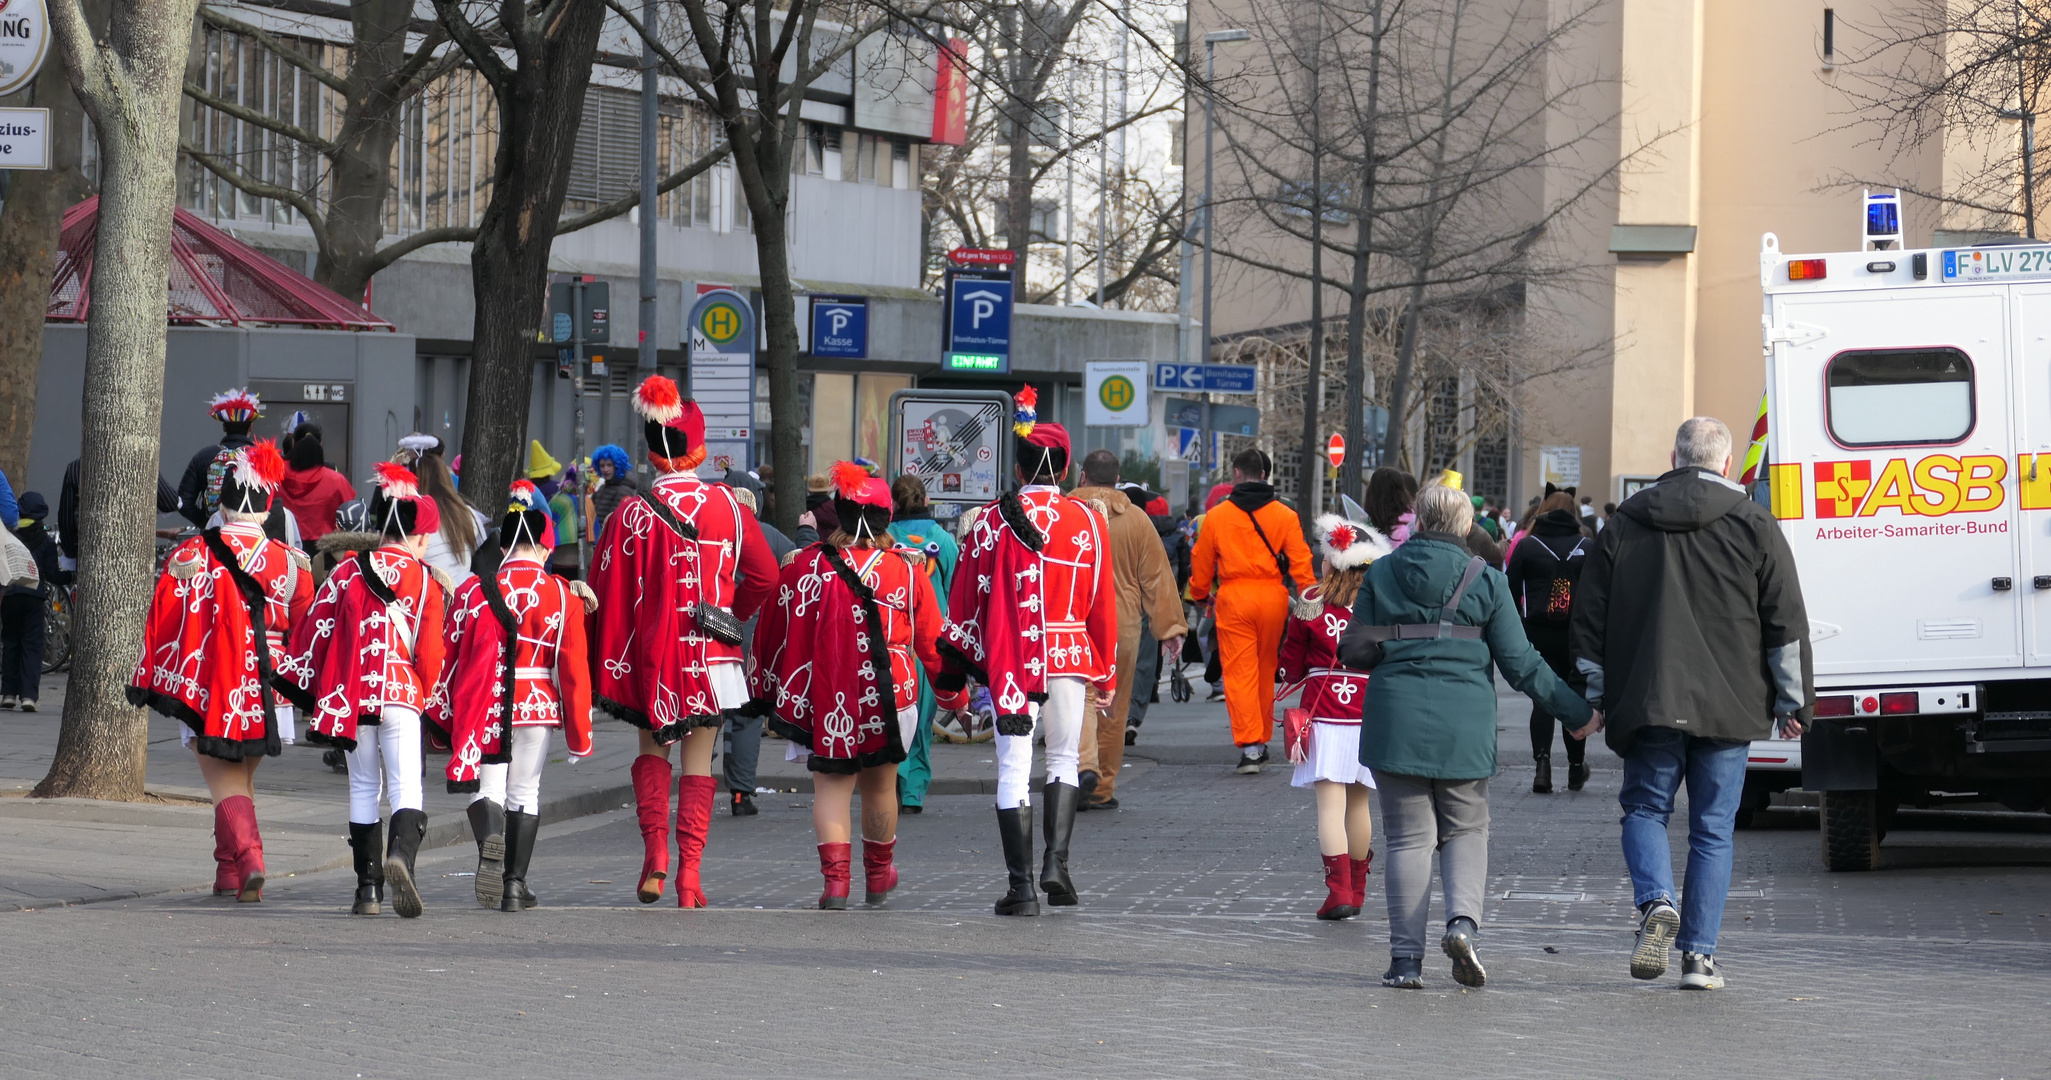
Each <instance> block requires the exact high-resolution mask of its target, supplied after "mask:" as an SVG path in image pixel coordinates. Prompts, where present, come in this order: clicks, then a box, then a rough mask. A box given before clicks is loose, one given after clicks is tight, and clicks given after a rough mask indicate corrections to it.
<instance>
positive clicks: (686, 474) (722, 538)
mask: <svg viewBox="0 0 2051 1080" xmlns="http://www.w3.org/2000/svg"><path fill="white" fill-rule="evenodd" d="M634 410H635V411H636V412H638V413H640V414H641V417H642V419H643V420H644V421H645V423H644V424H643V432H642V434H643V437H644V438H645V439H646V440H647V442H648V462H649V464H651V465H653V466H654V467H655V469H656V472H657V473H658V475H657V477H656V480H655V483H654V484H653V485H652V486H651V488H650V490H649V491H648V492H647V493H645V494H635V495H631V496H629V497H628V498H627V499H626V500H625V501H623V502H621V503H620V506H619V509H617V510H615V511H613V516H612V518H611V520H610V521H608V522H607V523H606V528H605V535H604V536H603V537H602V538H601V539H600V542H599V546H598V550H597V552H596V553H595V555H594V557H593V564H592V571H591V574H590V579H591V584H592V587H593V589H594V590H595V591H596V592H597V595H598V603H599V606H598V613H597V615H598V617H597V622H596V632H595V634H594V635H593V641H592V651H593V653H594V661H595V664H594V668H593V677H594V680H595V695H594V696H595V698H596V700H597V703H598V706H599V707H600V708H602V709H604V710H605V711H607V712H609V713H611V714H613V715H614V716H617V717H619V718H620V719H622V720H625V721H626V722H628V723H630V724H633V725H634V726H635V727H638V728H640V729H641V753H640V756H638V757H636V758H635V759H634V764H633V778H634V801H635V805H636V806H637V807H638V810H639V814H640V819H641V841H642V847H643V854H642V862H641V877H640V879H639V885H638V888H637V889H636V890H635V894H636V896H637V897H638V898H639V899H640V901H641V902H642V903H644V904H652V903H654V902H655V901H656V900H658V899H661V897H662V887H663V882H664V880H665V879H667V878H668V876H669V784H670V775H671V774H670V762H669V748H670V745H671V744H672V743H678V742H681V743H682V744H683V751H682V753H681V755H680V756H681V757H682V759H683V770H682V771H683V777H682V778H681V779H680V780H679V781H678V782H677V818H676V822H677V857H678V866H677V882H676V884H677V906H678V907H704V906H705V891H704V889H703V888H702V887H701V886H700V884H699V880H698V865H699V860H700V859H701V857H702V856H703V855H704V851H705V834H706V830H707V829H708V828H710V827H711V824H712V793H713V781H712V752H713V749H714V748H715V747H716V746H717V745H718V742H719V731H720V727H721V725H722V724H723V723H724V722H725V720H726V718H727V714H728V712H729V711H731V710H737V709H739V708H741V707H742V706H743V705H745V704H746V703H747V700H748V688H747V679H746V676H745V674H744V673H743V672H742V670H741V639H742V630H741V625H742V623H744V622H746V621H747V619H748V617H749V616H752V615H753V614H755V611H756V609H758V608H760V607H761V606H762V602H763V601H764V600H766V599H768V597H769V596H770V594H771V593H772V592H773V591H774V590H775V588H776V577H777V568H776V560H775V559H774V558H772V557H771V556H770V554H769V544H768V542H767V541H766V540H764V539H763V537H762V527H761V526H760V525H758V524H756V523H755V516H754V515H753V514H750V513H748V512H746V511H745V510H743V509H742V508H741V505H740V503H739V502H738V501H736V500H735V499H734V496H733V492H732V491H731V490H730V489H728V488H726V487H724V486H720V485H714V484H707V483H705V482H704V481H702V480H700V479H698V475H697V473H696V472H694V471H693V470H695V469H696V468H697V467H698V466H699V465H700V464H703V463H704V461H705V414H704V413H703V412H701V411H700V410H699V408H698V405H697V403H696V402H692V401H685V400H683V398H682V397H681V396H680V395H679V394H678V392H677V385H676V383H674V382H671V381H670V380H669V379H666V378H664V377H662V376H660V375H651V376H649V377H648V379H647V380H646V381H644V382H642V384H641V386H640V388H639V389H638V390H636V391H635V392H634Z"/></svg>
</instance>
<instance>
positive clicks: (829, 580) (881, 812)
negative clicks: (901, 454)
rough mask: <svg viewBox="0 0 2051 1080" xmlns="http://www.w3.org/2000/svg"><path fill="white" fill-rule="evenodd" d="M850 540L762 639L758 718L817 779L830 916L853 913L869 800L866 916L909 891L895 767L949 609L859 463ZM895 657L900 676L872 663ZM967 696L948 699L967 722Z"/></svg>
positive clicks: (820, 550) (836, 476)
mask: <svg viewBox="0 0 2051 1080" xmlns="http://www.w3.org/2000/svg"><path fill="white" fill-rule="evenodd" d="M833 485H834V510H835V512H836V513H837V514H838V516H839V518H840V528H839V529H838V530H835V532H834V533H833V535H832V536H829V537H827V538H826V539H825V540H823V541H821V542H820V543H817V544H813V545H812V546H811V547H808V548H806V549H805V550H803V551H800V552H798V553H797V554H796V556H794V557H793V558H792V559H791V562H790V564H789V565H787V566H785V567H784V568H783V574H782V577H781V579H780V581H779V583H778V585H777V592H776V600H775V602H774V603H772V604H769V605H767V606H766V607H764V608H763V609H762V621H761V622H760V623H758V624H757V625H756V627H755V659H754V665H755V667H754V670H753V672H751V675H752V678H751V680H750V682H751V683H752V684H753V687H754V691H755V696H756V702H755V703H754V704H755V707H756V708H758V709H763V710H766V711H767V712H768V716H769V724H770V726H771V727H773V728H775V729H776V730H777V731H778V732H779V733H781V734H782V735H784V736H785V737H786V738H788V739H790V741H791V756H792V757H793V758H795V757H798V756H799V755H803V756H804V757H805V758H806V759H807V763H806V767H807V768H809V769H810V770H811V771H812V784H813V789H814V791H815V792H816V794H815V795H814V797H813V799H812V828H813V830H814V831H815V832H817V833H818V835H819V872H820V873H821V874H822V875H824V876H825V878H826V891H825V892H824V893H822V894H821V895H820V897H819V906H820V907H821V908H826V909H833V910H838V909H841V908H845V907H847V894H848V886H849V882H850V876H851V875H850V871H849V863H850V861H851V856H852V855H853V851H852V845H851V841H852V840H853V823H852V809H853V800H854V792H855V788H856V787H857V786H858V785H859V786H860V787H861V789H862V869H863V871H864V874H865V877H866V878H867V881H866V884H867V886H868V895H867V899H868V902H869V903H871V904H880V903H882V902H883V900H884V898H885V897H886V896H888V895H889V894H890V890H892V889H894V888H896V887H897V868H896V866H894V865H893V863H892V852H893V851H894V850H895V848H896V847H897V764H898V762H901V761H903V760H904V759H905V750H906V748H907V747H909V746H910V745H911V742H912V737H913V734H914V725H916V724H917V723H918V720H919V668H920V667H921V666H923V667H924V668H925V669H926V670H927V672H929V673H932V674H937V673H938V672H939V670H940V654H939V652H938V651H937V650H936V648H935V645H936V643H937V642H938V640H939V637H940V624H941V615H940V600H939V598H938V597H937V596H935V595H934V594H933V584H932V582H931V580H930V579H929V578H928V577H927V576H926V573H925V570H924V569H923V568H922V567H920V566H919V565H918V560H919V559H922V558H923V555H914V554H912V553H910V552H906V551H904V550H898V549H894V544H895V540H894V538H893V537H892V536H891V535H890V531H889V530H890V511H891V500H890V486H889V485H888V484H885V483H884V482H883V481H881V480H879V479H877V478H875V477H873V476H871V475H869V471H868V470H867V469H864V468H862V467H861V466H859V465H855V464H851V463H849V462H845V461H843V462H840V463H838V464H836V465H835V466H834V467H833ZM884 654H887V655H888V657H889V663H888V664H877V663H874V662H873V660H874V658H875V657H877V656H879V655H884ZM965 697H966V695H964V694H961V693H959V692H958V691H957V692H956V693H955V694H954V695H951V696H948V697H947V698H946V700H945V702H943V707H946V708H958V707H960V705H961V704H962V700H961V699H963V698H965Z"/></svg>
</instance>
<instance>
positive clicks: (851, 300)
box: [812, 296, 869, 360]
mask: <svg viewBox="0 0 2051 1080" xmlns="http://www.w3.org/2000/svg"><path fill="white" fill-rule="evenodd" d="M812 355H813V356H838V357H844V358H847V359H850V360H860V359H862V358H864V357H866V356H868V355H869V301H868V299H867V298H866V297H860V296H815V297H813V298H812Z"/></svg>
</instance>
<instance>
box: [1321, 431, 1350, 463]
mask: <svg viewBox="0 0 2051 1080" xmlns="http://www.w3.org/2000/svg"><path fill="white" fill-rule="evenodd" d="M1325 460H1326V461H1329V462H1331V463H1332V468H1334V469H1336V468H1338V467H1339V466H1341V465H1344V464H1346V436H1344V435H1339V434H1336V433H1335V434H1333V436H1332V437H1331V438H1329V439H1326V440H1325Z"/></svg>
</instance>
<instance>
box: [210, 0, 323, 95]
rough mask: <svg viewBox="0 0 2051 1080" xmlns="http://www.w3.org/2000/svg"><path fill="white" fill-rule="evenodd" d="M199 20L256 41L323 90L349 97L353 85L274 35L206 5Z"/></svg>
mask: <svg viewBox="0 0 2051 1080" xmlns="http://www.w3.org/2000/svg"><path fill="white" fill-rule="evenodd" d="M199 17H200V18H202V19H204V20H206V22H207V23H208V25H211V26H217V27H220V28H221V29H223V30H231V31H233V32H235V33H237V34H241V35H243V36H244V37H249V38H255V39H256V42H257V44H259V45H262V46H263V47H264V48H265V49H267V50H269V51H270V52H271V53H272V54H273V55H275V56H277V57H278V58H279V59H280V60H283V61H285V62H286V63H288V64H290V65H292V66H293V67H296V68H298V69H299V70H301V71H303V72H305V73H307V74H308V75H311V76H313V77H314V78H315V79H316V80H318V81H319V82H320V83H321V84H322V85H323V86H326V87H327V88H328V89H330V90H333V91H334V92H336V93H338V94H344V95H346V94H348V92H349V83H348V81H347V80H346V79H343V78H342V77H341V76H339V75H336V74H335V73H334V72H331V71H329V70H328V69H327V68H325V67H322V66H321V65H320V63H319V62H317V61H315V60H314V59H313V58H312V57H310V56H307V55H306V54H305V53H303V52H300V51H299V50H298V49H295V48H293V47H292V46H290V45H287V44H285V42H284V41H282V40H280V39H279V38H278V37H277V36H276V35H274V34H272V33H271V32H270V31H268V30H265V29H263V28H261V27H257V26H251V25H250V24H248V23H246V22H243V21H241V20H239V19H233V18H230V17H228V16H227V15H224V14H222V13H221V12H220V11H218V10H216V9H214V8H212V7H209V6H207V5H206V4H204V3H202V4H200V6H199Z"/></svg>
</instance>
